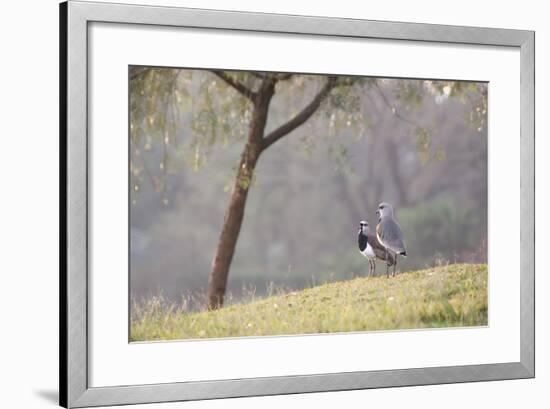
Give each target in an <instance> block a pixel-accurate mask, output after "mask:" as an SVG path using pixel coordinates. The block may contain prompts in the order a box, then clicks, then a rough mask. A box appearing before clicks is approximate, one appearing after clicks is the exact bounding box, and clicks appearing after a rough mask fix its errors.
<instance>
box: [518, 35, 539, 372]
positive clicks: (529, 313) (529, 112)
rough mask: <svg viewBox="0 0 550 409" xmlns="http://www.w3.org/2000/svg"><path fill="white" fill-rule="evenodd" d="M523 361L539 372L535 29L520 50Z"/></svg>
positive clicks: (528, 366) (521, 330) (521, 324)
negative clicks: (536, 311) (536, 310)
mask: <svg viewBox="0 0 550 409" xmlns="http://www.w3.org/2000/svg"><path fill="white" fill-rule="evenodd" d="M520 61H521V62H520V66H521V68H520V76H521V85H520V86H521V96H520V99H521V102H520V105H521V107H520V109H521V131H520V132H521V146H520V156H521V161H520V166H521V175H520V176H521V178H520V180H521V182H520V183H521V188H520V189H521V204H520V209H521V233H520V238H521V261H520V265H521V283H520V303H521V321H520V334H521V340H520V345H521V358H520V359H521V363H522V364H523V365H524V366H525V368H526V369H527V370H528V371H529V373H530V374H531V377H534V376H535V33H534V32H530V33H529V35H528V37H527V39H526V40H525V42H524V43H523V44H522V45H521V51H520Z"/></svg>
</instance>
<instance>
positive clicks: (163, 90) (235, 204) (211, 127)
mask: <svg viewBox="0 0 550 409" xmlns="http://www.w3.org/2000/svg"><path fill="white" fill-rule="evenodd" d="M182 72H183V71H182V70H176V69H153V68H146V67H132V68H131V69H130V80H131V87H130V92H131V98H130V104H131V125H130V127H131V131H132V132H131V136H132V138H131V141H133V143H134V144H135V143H136V141H134V138H138V137H139V135H140V133H139V132H136V129H137V128H140V127H144V126H147V125H155V126H149V127H148V128H147V130H148V132H158V133H159V134H160V139H161V140H162V143H163V147H164V149H163V152H162V162H161V164H160V165H161V166H160V167H161V169H162V171H163V173H165V172H166V169H167V168H168V166H169V163H168V162H169V160H168V159H169V152H168V149H167V145H168V143H170V141H171V138H172V139H173V135H174V134H175V133H176V129H175V125H174V124H176V125H177V123H178V121H181V120H184V119H183V118H182V117H181V114H180V113H179V112H178V111H179V110H178V107H177V106H178V104H179V105H181V104H184V103H185V100H188V101H192V102H194V101H196V100H197V99H199V98H202V101H203V105H204V106H205V107H206V108H200V109H199V111H200V112H199V114H198V115H197V117H198V118H199V120H198V121H197V123H196V125H194V128H196V129H197V130H198V131H199V132H198V133H199V134H201V135H202V139H205V140H207V141H209V143H211V142H212V141H215V140H216V139H217V138H218V134H217V131H216V129H217V128H219V127H221V128H223V129H225V131H224V132H230V130H231V132H235V133H236V134H237V138H239V139H240V137H239V135H240V134H241V133H242V134H243V136H245V137H244V138H242V139H244V144H243V149H242V153H241V155H240V160H239V163H238V166H237V168H236V171H235V175H234V180H233V182H232V186H231V191H230V196H229V200H228V203H227V206H226V211H225V216H224V220H223V225H222V228H221V231H220V234H219V239H218V244H217V248H216V251H215V254H214V257H213V260H212V267H211V271H210V275H209V283H208V308H210V309H216V308H219V307H221V306H223V302H224V295H225V292H226V286H227V281H228V276H229V271H230V266H231V262H232V259H233V255H234V253H235V248H236V245H237V241H238V238H239V233H240V230H241V226H242V223H243V219H244V215H245V209H246V202H247V198H248V194H249V190H250V188H251V186H252V185H253V182H254V178H255V170H256V167H257V164H258V161H259V159H260V157H261V155H262V153H263V152H264V151H266V150H267V149H269V148H270V147H271V146H272V145H273V144H275V143H276V142H277V141H279V140H280V139H282V138H284V137H286V136H287V135H289V134H291V133H292V131H294V130H295V129H297V128H299V127H300V126H302V125H303V124H305V123H306V122H307V121H308V120H309V119H310V118H311V117H312V116H313V115H314V114H316V113H317V112H319V111H320V108H321V107H322V106H323V105H330V108H331V110H332V111H338V110H339V111H341V112H344V113H346V115H347V116H346V118H348V119H347V121H348V123H349V121H350V120H349V118H352V117H354V115H355V114H354V113H356V112H357V111H358V108H357V106H356V105H357V104H356V103H355V102H356V98H354V97H353V93H352V92H351V90H352V88H354V86H355V85H356V84H358V86H359V87H360V86H363V87H364V88H365V89H369V90H374V92H375V93H377V94H378V95H379V97H380V98H381V99H382V101H384V104H385V105H387V107H386V108H389V109H387V112H391V114H392V115H394V116H395V117H397V118H398V119H400V120H402V121H404V122H408V123H409V125H410V126H412V127H414V129H415V131H416V134H417V139H418V140H419V141H420V142H418V149H419V151H420V152H423V153H424V154H425V156H426V158H428V159H429V158H430V153H429V148H430V144H429V134H428V132H427V131H426V130H425V129H424V128H423V127H422V126H420V125H418V124H416V123H414V122H413V121H410V120H408V119H407V118H405V117H404V116H403V115H401V114H400V113H399V112H398V110H397V109H396V108H395V107H394V106H392V105H391V102H390V101H389V100H388V98H387V97H386V96H385V94H384V92H383V90H382V89H381V86H380V84H379V81H378V80H375V79H368V78H357V77H336V76H305V75H299V74H269V73H245V72H239V73H235V72H227V71H215V70H214V71H210V78H209V79H208V80H205V81H203V82H199V83H198V84H195V83H193V81H192V79H190V77H189V78H187V79H186V81H187V83H186V87H179V86H178V83H179V82H180V81H181V78H180V76H181V74H182ZM305 78H309V79H310V82H311V83H312V84H314V85H313V86H314V87H316V88H317V89H316V92H315V93H314V94H313V95H311V96H309V99H307V100H305V101H303V104H302V105H301V107H300V108H299V109H298V110H297V112H296V113H295V114H294V115H292V116H291V118H290V119H288V120H287V121H286V122H284V123H282V124H281V125H279V126H277V127H275V128H274V129H273V130H272V131H270V132H268V133H266V125H267V122H268V118H269V117H270V103H271V101H272V99H273V98H274V97H275V96H276V95H278V94H281V93H282V92H281V90H282V89H283V88H284V86H285V84H286V86H287V87H294V88H296V89H299V87H300V84H302V85H303V83H304V81H305ZM213 79H217V80H219V81H212V80H213ZM417 82H418V83H421V82H419V81H417ZM221 84H223V85H222V86H221V87H220V85H221ZM451 84H454V83H451ZM310 85H311V84H310ZM193 87H195V88H198V91H196V92H195V93H194V94H191V93H189V91H186V89H191V88H193ZM213 87H214V88H213ZM430 87H431V88H430V89H431V91H432V93H433V94H434V95H448V94H450V93H452V92H453V90H454V89H455V88H452V87H451V85H449V83H448V82H434V83H430ZM449 87H451V88H449ZM356 88H357V87H356ZM425 88H426V87H424V85H418V86H416V87H413V86H409V87H405V88H403V89H401V88H400V89H396V90H394V91H395V93H396V94H399V98H400V99H402V100H403V101H412V103H419V102H418V101H421V100H422V98H423V95H424V93H426V92H427V91H426V89H425ZM456 89H457V93H458V92H460V95H463V94H466V93H468V92H469V91H471V90H469V89H466V90H463V89H460V87H456ZM363 91H364V90H363ZM296 92H298V91H296ZM185 93H188V95H184V94H185ZM213 95H215V98H214V97H213ZM304 99H306V98H304ZM182 100H184V102H182ZM235 107H237V108H235ZM232 109H240V110H241V116H242V117H246V118H247V120H246V121H244V125H243V124H242V123H235V122H233V123H230V122H228V121H230V120H228V119H226V118H224V117H221V116H223V115H219V114H220V113H225V114H226V115H225V117H229V118H231V117H232V115H230V114H229V115H227V114H228V112H231V111H230V110H232ZM159 112H160V113H162V114H160V115H159V114H158V113H159ZM331 115H332V116H331V117H330V118H331V120H332V119H333V114H331ZM169 116H170V117H171V121H169V120H168V117H169ZM356 119H357V121H359V122H360V121H361V119H362V117H359V118H356ZM241 122H243V121H241ZM146 133H147V132H142V134H146ZM427 138H428V139H427ZM202 139H201V141H202ZM201 141H197V143H196V145H195V157H194V158H193V166H200V161H201V156H200V149H201V147H202V145H201V143H202V142H201ZM146 146H147V145H146ZM385 147H386V148H385V149H387V150H388V152H390V153H392V154H393V155H396V146H395V145H394V144H392V141H391V140H390V139H388V140H387V141H386V143H385ZM426 152H427V153H426ZM137 156H138V157H140V159H141V161H142V164H141V167H142V168H143V169H144V170H145V173H146V174H147V175H148V177H149V178H150V179H151V181H152V182H153V184H154V185H155V187H156V188H157V190H158V191H160V192H162V191H163V190H164V189H165V187H166V186H165V181H164V180H163V179H162V178H159V177H155V176H154V175H153V174H152V172H150V171H148V170H147V165H146V162H145V160H144V158H143V157H142V156H140V155H137ZM396 163H397V160H395V164H396ZM392 177H393V178H395V179H396V180H399V179H400V177H401V176H400V174H399V169H393V173H392ZM136 190H138V186H136ZM399 193H400V195H402V197H403V198H404V199H403V200H406V196H405V194H406V192H399Z"/></svg>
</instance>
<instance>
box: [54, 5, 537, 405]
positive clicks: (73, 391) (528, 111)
mask: <svg viewBox="0 0 550 409" xmlns="http://www.w3.org/2000/svg"><path fill="white" fill-rule="evenodd" d="M92 21H98V22H112V23H128V24H145V25H161V26H162V25H164V26H186V27H194V28H214V29H228V30H241V31H256V32H272V33H296V34H308V35H326V36H337V37H358V38H365V37H370V38H380V39H388V40H411V41H431V42H446V43H459V44H480V45H496V46H508V47H521V85H520V86H521V152H520V157H521V171H522V174H521V213H522V220H521V223H522V231H521V285H520V293H521V295H520V296H521V323H520V330H521V331H520V332H521V339H520V346H521V361H520V362H510V363H498V364H490V365H470V366H462V367H438V368H412V369H404V370H392V371H369V372H351V373H338V374H320V375H307V376H288V377H270V378H252V379H235V380H220V381H206V382H186V383H169V384H153V385H133V386H113V387H96V388H89V387H88V370H89V367H88V345H87V339H88V328H87V317H88V311H87V299H88V297H87V295H88V289H87V283H88V277H87V269H88V234H89V233H88V174H87V171H88V162H87V146H88V140H87V100H88V93H87V92H88V90H87V82H88V73H87V65H88V62H87V45H88V44H87V24H88V22H92ZM534 52H535V47H534V32H531V31H525V30H508V29H489V28H475V27H458V26H442V25H435V24H415V23H395V22H380V21H365V20H353V19H341V18H327V17H304V16H285V15H275V14H257V13H243V12H228V11H214V10H198V9H184V8H177V7H155V6H140V5H128V4H125V5H123V4H109V3H90V2H81V1H72V0H71V1H68V5H67V59H66V61H67V79H66V84H67V89H66V91H67V94H66V97H67V109H66V129H67V141H66V143H67V145H66V148H67V162H66V166H67V174H66V178H67V179H66V180H67V226H66V227H67V259H66V262H67V275H66V280H67V281H66V284H67V293H66V299H67V303H66V313H67V316H66V328H67V333H66V341H67V351H66V359H67V362H66V369H67V371H66V374H67V396H66V404H67V405H68V406H69V407H87V406H101V405H114V404H131V403H146V402H169V401H183V400H197V399H219V398H224V397H225V398H227V397H244V396H263V395H275V394H293V393H309V392H322V391H337V390H353V389H366V388H377V387H389V386H413V385H427V384H443V383H453V382H474V381H489V380H502V379H519V378H530V377H533V376H534V366H535V358H534V311H535V310H534V234H535V230H534V217H535V216H534V164H533V162H534V69H535V67H534ZM84 164H85V165H84ZM62 262H63V260H62ZM61 281H62V280H61ZM61 301H62V300H61ZM61 312H62V311H61ZM61 319H62V320H63V319H64V318H63V317H61ZM61 326H62V325H60V327H61ZM60 348H62V345H60ZM62 369H63V365H62V363H61V364H60V371H61V370H62ZM60 380H61V379H60ZM61 400H63V397H62V398H61Z"/></svg>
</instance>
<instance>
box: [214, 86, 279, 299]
mask: <svg viewBox="0 0 550 409" xmlns="http://www.w3.org/2000/svg"><path fill="white" fill-rule="evenodd" d="M274 86H275V83H274V82H271V81H266V82H265V83H264V84H263V85H262V88H261V89H260V91H259V92H258V94H257V96H256V98H255V100H254V112H253V116H252V121H251V123H250V127H249V133H248V140H247V143H246V145H245V148H244V151H243V153H242V155H241V160H240V163H239V168H238V170H237V175H236V179H235V183H234V185H233V189H232V191H231V197H230V199H229V204H228V207H227V210H226V212H225V217H224V221H223V227H222V230H221V233H220V237H219V241H218V247H217V249H216V254H215V256H214V259H213V261H212V270H211V272H210V279H209V283H208V308H209V309H217V308H220V307H222V306H223V301H224V296H225V290H226V287H227V278H228V275H229V267H230V266H231V260H232V259H233V254H234V253H235V247H236V245H237V239H238V238H239V232H240V230H241V225H242V222H243V217H244V211H245V206H246V199H247V197H248V190H249V188H250V185H251V184H252V181H253V177H254V170H255V168H256V164H257V163H258V159H259V157H260V154H261V153H262V150H263V146H262V139H263V135H264V129H265V124H266V121H267V112H268V108H269V103H270V101H271V97H272V96H273V92H274Z"/></svg>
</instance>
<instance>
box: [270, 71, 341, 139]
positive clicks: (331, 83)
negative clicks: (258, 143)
mask: <svg viewBox="0 0 550 409" xmlns="http://www.w3.org/2000/svg"><path fill="white" fill-rule="evenodd" d="M335 86H336V77H329V78H328V81H327V82H326V84H325V85H324V86H323V88H321V90H320V91H319V92H318V93H317V95H315V97H314V98H313V99H312V100H311V102H310V103H309V104H308V105H306V106H305V107H304V109H302V111H301V112H300V113H299V114H298V115H296V116H295V117H294V118H292V119H291V120H289V121H288V122H286V123H285V124H283V125H281V126H280V127H278V128H277V129H275V130H273V131H272V132H271V133H270V134H268V135H267V136H265V137H264V139H263V141H262V150H263V149H266V148H268V147H269V146H271V145H273V144H274V143H275V142H277V141H278V140H279V139H281V138H282V137H283V136H285V135H287V134H289V133H290V132H292V131H293V130H294V129H296V128H298V127H299V126H300V125H302V124H303V123H304V122H306V121H307V120H308V119H309V118H310V117H311V116H312V115H313V114H314V113H315V111H317V109H318V108H319V107H320V106H321V103H322V102H323V100H324V99H325V98H326V97H327V95H328V94H329V92H330V91H331V90H332V89H333V88H334V87H335Z"/></svg>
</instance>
